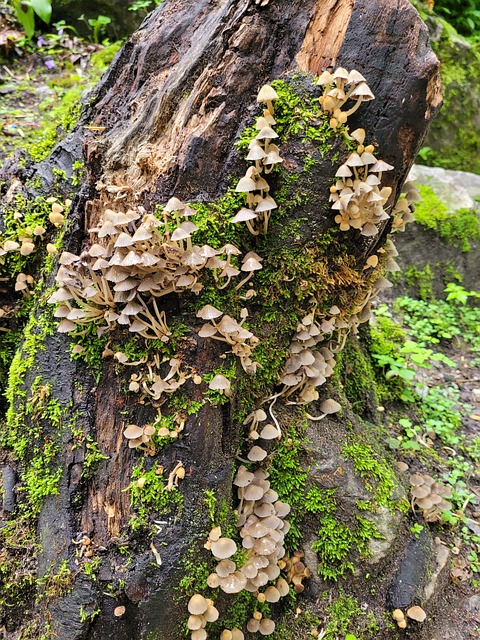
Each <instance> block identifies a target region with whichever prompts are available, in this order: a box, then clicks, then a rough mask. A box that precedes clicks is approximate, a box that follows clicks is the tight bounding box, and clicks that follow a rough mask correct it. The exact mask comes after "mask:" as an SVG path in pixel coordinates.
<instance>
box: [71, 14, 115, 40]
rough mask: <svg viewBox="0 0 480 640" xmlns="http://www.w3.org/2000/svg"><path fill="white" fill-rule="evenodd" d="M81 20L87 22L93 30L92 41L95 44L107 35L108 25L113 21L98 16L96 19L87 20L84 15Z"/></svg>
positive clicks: (106, 17)
mask: <svg viewBox="0 0 480 640" xmlns="http://www.w3.org/2000/svg"><path fill="white" fill-rule="evenodd" d="M79 20H83V21H84V22H86V23H87V24H88V26H89V27H90V28H91V29H92V40H93V42H95V44H98V43H99V42H100V36H101V35H102V34H104V33H105V29H106V27H107V25H109V24H110V23H111V21H112V19H111V18H110V17H109V16H97V17H96V18H88V19H86V18H85V16H84V15H81V16H80V18H79Z"/></svg>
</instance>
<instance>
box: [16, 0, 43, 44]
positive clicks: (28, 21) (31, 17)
mask: <svg viewBox="0 0 480 640" xmlns="http://www.w3.org/2000/svg"><path fill="white" fill-rule="evenodd" d="M10 4H11V5H12V7H13V9H14V10H15V15H16V17H17V20H18V21H19V22H20V24H21V25H22V27H23V29H24V31H25V35H26V36H27V38H28V39H30V38H31V37H32V36H33V34H34V33H35V16H36V15H37V16H38V17H39V18H40V20H43V22H45V23H46V24H49V22H50V18H51V17H52V3H51V1H50V0H10Z"/></svg>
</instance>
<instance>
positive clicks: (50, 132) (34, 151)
mask: <svg viewBox="0 0 480 640" xmlns="http://www.w3.org/2000/svg"><path fill="white" fill-rule="evenodd" d="M83 90H84V87H83V86H76V87H73V88H72V89H70V90H68V91H66V92H65V93H64V94H63V96H62V98H61V100H60V102H59V103H58V104H57V105H55V106H53V107H51V108H50V110H49V120H50V121H51V124H49V125H46V126H45V128H44V129H43V133H42V137H41V138H39V139H38V140H36V141H35V142H34V143H33V144H31V145H30V147H28V149H27V151H28V153H29V154H30V157H31V159H32V160H33V161H34V162H41V161H42V160H44V159H45V158H46V157H47V156H48V155H49V154H50V152H51V150H52V149H53V147H54V146H55V145H56V144H57V142H59V141H60V140H61V139H62V138H64V137H65V135H66V134H67V133H69V132H70V131H71V130H72V129H73V127H74V126H75V124H76V123H77V121H78V119H79V117H80V112H81V96H82V92H83Z"/></svg>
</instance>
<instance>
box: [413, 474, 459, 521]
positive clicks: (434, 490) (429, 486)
mask: <svg viewBox="0 0 480 640" xmlns="http://www.w3.org/2000/svg"><path fill="white" fill-rule="evenodd" d="M410 484H411V485H412V488H411V489H410V495H411V497H412V509H413V510H415V507H419V508H420V509H421V510H422V513H423V517H424V518H425V520H426V521H427V522H440V520H441V515H442V511H451V509H452V504H451V502H449V500H448V498H451V497H452V490H451V488H450V487H448V486H447V485H445V484H443V483H442V482H435V480H434V479H433V478H432V476H429V475H428V474H420V473H414V474H412V475H411V476H410Z"/></svg>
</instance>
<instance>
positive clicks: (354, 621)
mask: <svg viewBox="0 0 480 640" xmlns="http://www.w3.org/2000/svg"><path fill="white" fill-rule="evenodd" d="M327 616H328V617H327V626H326V629H325V635H324V640H337V638H344V637H346V638H347V639H348V637H349V636H348V634H352V635H353V638H357V640H362V639H363V638H371V639H372V640H374V639H375V638H377V637H378V631H379V627H378V624H377V622H376V620H375V614H374V613H373V612H370V613H366V612H365V611H364V610H363V609H362V607H361V606H360V604H359V602H358V601H357V600H356V599H355V598H353V597H352V596H349V595H346V594H345V593H344V592H343V591H342V590H340V592H339V594H338V596H337V597H336V598H335V600H334V601H333V602H332V603H331V604H329V605H328V607H327ZM344 634H347V635H346V636H345V635H344Z"/></svg>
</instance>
